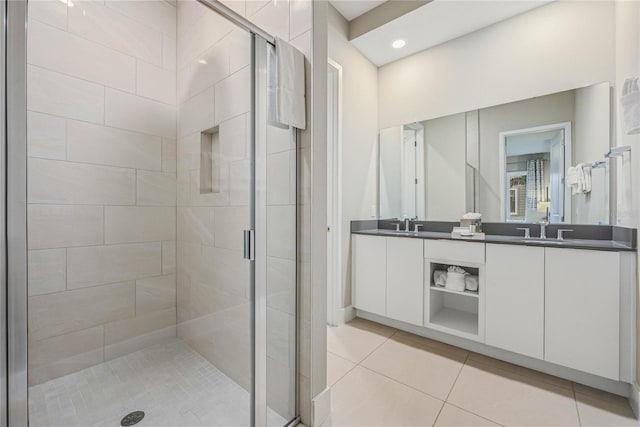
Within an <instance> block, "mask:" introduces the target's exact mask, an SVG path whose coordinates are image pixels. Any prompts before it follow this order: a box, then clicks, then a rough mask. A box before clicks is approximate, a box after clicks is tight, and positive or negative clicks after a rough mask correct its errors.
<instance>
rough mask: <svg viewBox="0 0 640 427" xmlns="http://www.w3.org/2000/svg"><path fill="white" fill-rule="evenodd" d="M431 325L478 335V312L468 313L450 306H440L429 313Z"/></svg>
mask: <svg viewBox="0 0 640 427" xmlns="http://www.w3.org/2000/svg"><path fill="white" fill-rule="evenodd" d="M430 323H431V324H432V325H436V326H440V327H443V328H447V329H450V330H452V331H457V332H462V333H463V334H469V335H474V336H477V335H478V314H477V313H468V312H466V311H462V310H457V309H455V308H451V307H441V308H440V309H439V310H438V311H437V312H435V313H433V314H432V315H431V322H430Z"/></svg>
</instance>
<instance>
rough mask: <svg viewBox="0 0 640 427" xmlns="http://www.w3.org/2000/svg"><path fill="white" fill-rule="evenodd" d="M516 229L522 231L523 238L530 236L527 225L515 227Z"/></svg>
mask: <svg viewBox="0 0 640 427" xmlns="http://www.w3.org/2000/svg"><path fill="white" fill-rule="evenodd" d="M516 230H522V231H524V238H525V239H530V238H531V229H530V228H529V227H522V228H516Z"/></svg>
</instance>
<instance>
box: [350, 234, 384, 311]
mask: <svg viewBox="0 0 640 427" xmlns="http://www.w3.org/2000/svg"><path fill="white" fill-rule="evenodd" d="M352 242H353V252H352V257H353V258H352V261H353V266H352V269H353V276H352V277H353V280H352V283H353V289H354V307H356V308H358V309H360V310H364V311H368V312H370V313H375V314H379V315H381V316H384V315H385V312H386V301H385V300H386V287H387V243H386V242H387V241H386V239H385V238H384V237H376V236H364V235H359V234H354V235H352Z"/></svg>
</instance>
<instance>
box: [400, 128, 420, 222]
mask: <svg viewBox="0 0 640 427" xmlns="http://www.w3.org/2000/svg"><path fill="white" fill-rule="evenodd" d="M402 134H403V135H402V138H403V144H402V152H403V155H402V159H401V161H402V166H401V169H402V199H401V200H402V217H404V218H421V219H422V218H424V217H425V212H424V191H422V190H421V189H422V188H424V184H423V183H424V126H422V125H421V124H420V123H411V124H408V125H405V126H404V127H403V132H402Z"/></svg>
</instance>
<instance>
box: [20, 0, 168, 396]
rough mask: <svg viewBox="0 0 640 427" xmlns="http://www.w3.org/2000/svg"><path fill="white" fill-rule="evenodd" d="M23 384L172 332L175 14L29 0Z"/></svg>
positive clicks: (155, 6)
mask: <svg viewBox="0 0 640 427" xmlns="http://www.w3.org/2000/svg"><path fill="white" fill-rule="evenodd" d="M27 74H28V101H27V105H28V156H29V158H28V163H29V164H28V169H29V170H28V203H29V205H28V233H29V240H28V244H29V368H30V375H29V382H30V384H37V383H41V382H44V381H46V380H49V379H52V378H55V377H58V376H61V375H65V374H67V373H70V372H74V371H77V370H79V369H83V368H86V367H89V366H92V365H95V364H98V363H100V362H103V361H105V360H109V359H112V358H114V357H118V356H120V355H122V354H126V353H128V352H131V351H135V350H137V349H140V348H142V347H144V346H147V345H150V344H153V343H156V342H159V341H161V340H163V339H166V338H167V337H171V336H175V333H176V332H175V324H176V291H175V289H176V287H175V281H176V275H175V271H176V256H175V253H176V244H175V238H176V4H175V3H171V2H166V1H162V0H154V1H120V0H117V1H111V0H105V1H82V0H73V2H72V1H69V2H68V5H67V2H62V1H59V0H33V1H30V2H29V42H28V73H27Z"/></svg>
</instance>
